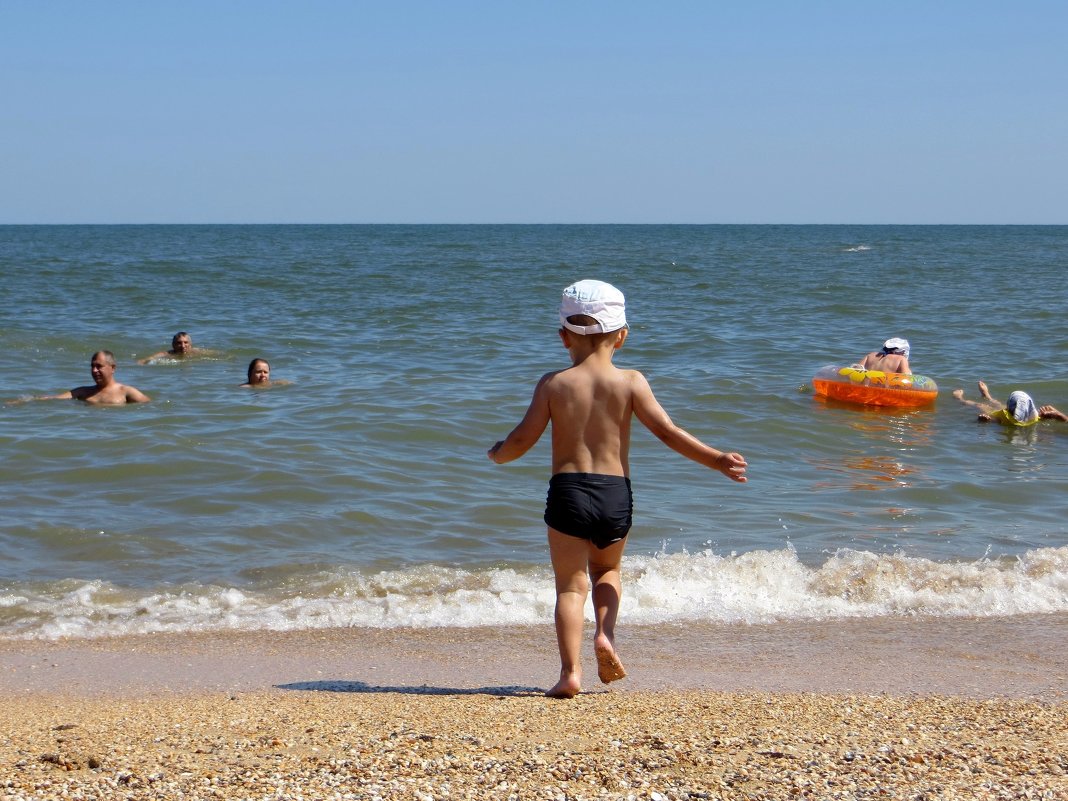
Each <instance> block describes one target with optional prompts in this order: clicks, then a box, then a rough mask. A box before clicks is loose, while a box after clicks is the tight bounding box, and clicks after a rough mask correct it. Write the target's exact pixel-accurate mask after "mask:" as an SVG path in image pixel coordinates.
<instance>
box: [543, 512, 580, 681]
mask: <svg viewBox="0 0 1068 801" xmlns="http://www.w3.org/2000/svg"><path fill="white" fill-rule="evenodd" d="M590 547H591V546H590V544H589V543H588V542H587V541H586V540H584V539H580V538H579V537H571V536H569V535H567V534H563V533H561V532H559V531H557V530H556V529H554V528H551V527H550V528H549V558H550V559H551V561H552V565H553V575H554V576H555V580H556V643H557V645H558V646H559V648H560V681H558V682H557V683H556V685H555V686H554V687H553V688H552V689H551V690H549V691H548V692H547V693H546V695H548V696H551V697H553V698H571V697H573V696H575V695H578V693H579V691H580V690H581V689H582V630H583V623H584V620H583V610H584V609H585V606H586V594H587V593H588V591H589V580H588V578H587V575H586V571H587V565H588V559H589V548H590Z"/></svg>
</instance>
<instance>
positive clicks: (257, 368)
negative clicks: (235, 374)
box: [248, 359, 271, 387]
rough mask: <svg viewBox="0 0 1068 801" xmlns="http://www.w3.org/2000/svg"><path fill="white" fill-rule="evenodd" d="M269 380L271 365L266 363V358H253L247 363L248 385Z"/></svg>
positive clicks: (265, 382) (264, 382) (268, 381)
mask: <svg viewBox="0 0 1068 801" xmlns="http://www.w3.org/2000/svg"><path fill="white" fill-rule="evenodd" d="M270 381H271V365H269V364H268V363H267V360H266V359H253V360H252V361H251V362H249V364H248V384H249V386H252V387H254V386H256V385H257V384H267V383H270Z"/></svg>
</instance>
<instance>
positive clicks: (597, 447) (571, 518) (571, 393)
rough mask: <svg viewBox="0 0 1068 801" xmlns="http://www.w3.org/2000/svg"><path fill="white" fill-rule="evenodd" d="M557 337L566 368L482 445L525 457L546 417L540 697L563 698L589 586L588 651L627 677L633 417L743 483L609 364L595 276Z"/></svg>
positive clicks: (610, 313) (738, 469) (567, 305)
mask: <svg viewBox="0 0 1068 801" xmlns="http://www.w3.org/2000/svg"><path fill="white" fill-rule="evenodd" d="M560 323H561V325H562V328H560V331H559V335H560V340H561V342H562V343H563V345H564V347H565V348H566V349H567V351H568V354H569V355H570V357H571V367H569V368H567V369H564V370H557V371H555V372H551V373H547V374H545V375H544V376H542V378H541V379H540V380H539V381H538V384H537V386H536V388H535V389H534V397H533V398H532V400H531V402H530V406H529V407H528V408H527V411H526V414H525V415H524V416H523V419H522V421H520V423H519V424H518V425H517V426H516V427H515V428H514V429H512V431H511V433H509V434H508V436H507V437H506V438H505V439H503V440H501V441H500V442H498V443H496V444H495V445H494V446H493V447H492V448H490V449H489V451H488V454H487V455H488V456H489V458H490V459H492V460H493V461H494V462H496V463H497V464H503V463H505V462H510V461H512V460H514V459H518V458H519V457H520V456H522V455H523V454H524V453H526V452H527V451H528V450H529V449H530V448H531V447H532V446H533V445H534V443H535V442H537V441H538V439H539V438H540V437H541V435H542V433H544V431H545V428H546V426H548V425H549V423H550V421H551V422H552V478H551V479H550V481H549V493H548V498H547V502H546V509H545V516H544V520H545V523H546V525H547V526H548V538H549V555H550V560H551V562H552V567H553V573H554V576H555V584H556V614H555V619H556V638H557V644H558V646H559V649H560V679H559V681H557V683H556V684H555V685H554V686H553V687H552V688H551V689H550V690H549V691H548V692H547V693H546V695H548V696H550V697H553V698H572V697H574V696H575V695H577V694H578V693H579V692H581V690H582V661H581V651H582V634H583V623H584V620H583V609H584V607H585V604H586V596H587V594H588V593H589V588H590V582H591V580H592V584H593V606H594V616H595V620H596V631H595V633H594V652H595V654H596V657H597V673H598V677H599V678H600V680H601V681H602V682H604V683H605V684H607V683H609V682H612V681H616V680H617V679H622V678H623V677H624V676H626V675H627V673H626V670H625V669H624V668H623V664H622V662H621V661H620V659H619V656H618V654H617V653H616V650H615V624H616V617H617V615H618V613H619V602H620V593H621V590H622V588H621V582H620V565H621V562H622V558H623V548H624V546H625V544H626V537H627V533H628V532H629V531H630V527H631V514H632V510H633V496H632V494H631V486H630V478H629V475H630V466H629V463H628V453H629V450H630V428H631V419H632V417H637V418H638V420H639V421H640V422H641V423H642V424H643V425H644V426H645V427H646V428H648V429H649V430H650V431H651V432H652V433H653V434H655V435H656V437H657V438H658V439H659V440H661V441H662V442H663V443H664V444H665V445H667V446H668V447H669V448H672V449H673V450H675V451H677V452H678V453H681V454H682V455H683V456H685V457H687V458H688V459H692V460H693V461H695V462H697V463H699V464H702V465H704V466H705V467H708V468H711V469H713V470H718V471H719V472H721V473H723V474H724V475H725V476H727V477H728V478H730V479H733V480H734V481H738V482H744V481H746V476H745V469H746V466H747V465H746V461H745V459H744V458H743V457H742V455H741V454H738V453H724V452H722V451H718V450H716V449H715V448H712V447H710V446H708V445H706V444H704V443H703V442H701V441H700V440H698V439H697V438H696V437H694V436H692V435H691V434H689V433H687V432H686V431H685V430H683V429H682V428H680V427H679V426H677V425H675V424H674V423H673V422H672V421H671V418H670V417H669V416H668V414H667V412H666V411H664V409H663V408H662V407H661V406H660V404H659V403H658V402H657V400H656V398H655V397H654V396H653V391H652V389H651V388H650V386H649V383H648V381H646V379H645V376H643V375H642V374H641V373H640V372H638V371H637V370H621V369H619V368H618V367H616V366H615V365H613V364H612V357H613V355H614V354H615V352H616V351H617V350H618V349H619V348H621V347H623V343H624V342H625V341H626V339H627V333H628V329H627V318H626V309H625V300H624V297H623V293H622V292H620V291H619V290H618V289H616V288H615V287H614V286H612V285H611V284H606V283H604V282H603V281H590V280H586V281H579V282H578V283H575V284H572V285H571V286H569V287H567V288H566V289H565V290H564V293H563V299H562V302H561V304H560Z"/></svg>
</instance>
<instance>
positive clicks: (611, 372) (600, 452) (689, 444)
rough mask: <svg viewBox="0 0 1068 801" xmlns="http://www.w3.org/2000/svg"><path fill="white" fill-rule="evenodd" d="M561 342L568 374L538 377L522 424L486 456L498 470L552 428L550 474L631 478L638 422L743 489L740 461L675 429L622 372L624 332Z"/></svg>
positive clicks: (566, 335)
mask: <svg viewBox="0 0 1068 801" xmlns="http://www.w3.org/2000/svg"><path fill="white" fill-rule="evenodd" d="M560 338H561V340H562V342H563V344H564V347H566V348H567V350H568V353H569V354H570V355H571V362H572V366H571V367H570V368H568V369H566V370H559V371H557V372H553V373H548V374H546V375H544V376H542V378H541V380H540V381H539V382H538V386H537V387H536V388H535V390H534V397H533V398H532V399H531V402H530V406H529V407H528V408H527V412H526V414H525V415H524V417H523V419H522V420H521V421H520V423H519V425H517V426H516V427H515V428H514V429H513V430H512V432H511V433H510V434H509V435H508V436H507V438H505V439H504V440H502V441H501V442H498V443H497V444H496V445H494V446H493V447H492V448H490V451H489V457H490V458H491V459H492V460H493V461H494V462H496V463H498V464H503V463H504V462H510V461H512V460H513V459H518V458H519V457H520V456H522V455H523V454H524V453H526V452H527V451H528V450H529V449H530V448H531V447H532V446H533V445H534V443H535V442H537V441H538V438H539V437H540V436H541V435H542V433H543V432H544V431H545V428H546V426H547V425H548V424H549V421H550V420H551V421H552V424H553V432H552V444H553V454H552V472H553V475H556V474H558V473H598V474H600V475H614V476H629V475H630V465H629V461H628V460H629V454H630V429H631V418H632V417H637V418H638V420H639V421H641V423H642V425H644V426H645V427H646V428H648V429H649V430H650V431H651V432H652V433H653V434H654V435H655V436H656V437H657V439H659V440H660V441H661V442H663V443H664V444H665V445H667V446H668V447H669V448H671V449H672V450H674V451H677V452H678V453H680V454H682V455H683V456H685V457H686V458H688V459H692V460H693V461H695V462H698V463H699V464H702V465H704V466H705V467H708V468H711V469H713V470H718V471H719V472H721V473H723V474H724V475H725V476H727V477H728V478H730V479H732V480H734V481H738V482H744V481H745V480H746V478H745V468H746V463H745V459H744V458H742V456H741V455H740V454H737V453H723V452H722V451H718V450H716V449H715V448H712V447H710V446H708V445H706V444H705V443H703V442H701V441H700V440H699V439H697V438H696V437H694V436H693V435H691V434H690V433H688V432H687V431H685V430H684V429H682V428H679V426H677V425H675V424H674V423H673V422H672V420H671V418H670V416H668V413H667V412H666V411H664V408H663V407H662V406H661V405H660V404H659V403H658V402H657V400H656V398H655V397H654V395H653V391H652V389H651V388H650V386H649V382H648V381H646V379H645V376H643V375H642V374H641V373H640V372H638V371H637V370H620V369H619V368H618V367H616V366H615V365H613V364H612V356H613V354H614V353H615V351H616V350H617V349H618V348H621V347H622V346H623V343H624V342H625V341H626V339H627V329H625V328H624V329H621V330H619V331H614V332H612V333H611V334H605V335H600V336H583V335H578V334H575V333H574V332H572V331H569V330H567V329H561V330H560Z"/></svg>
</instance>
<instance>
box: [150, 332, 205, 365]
mask: <svg viewBox="0 0 1068 801" xmlns="http://www.w3.org/2000/svg"><path fill="white" fill-rule="evenodd" d="M214 353H215V351H213V350H207V349H206V348H194V347H193V338H192V337H191V336H189V333H188V332H187V331H179V332H178V333H177V334H175V335H174V336H173V337H171V349H170V350H161V351H160V352H159V353H153V354H152V355H151V356H146V357H145V358H143V359H138V361H137V363H138V364H148V363H149V362H154V361H156V360H157V359H186V358H189V357H191V356H211V355H213V354H214Z"/></svg>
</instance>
